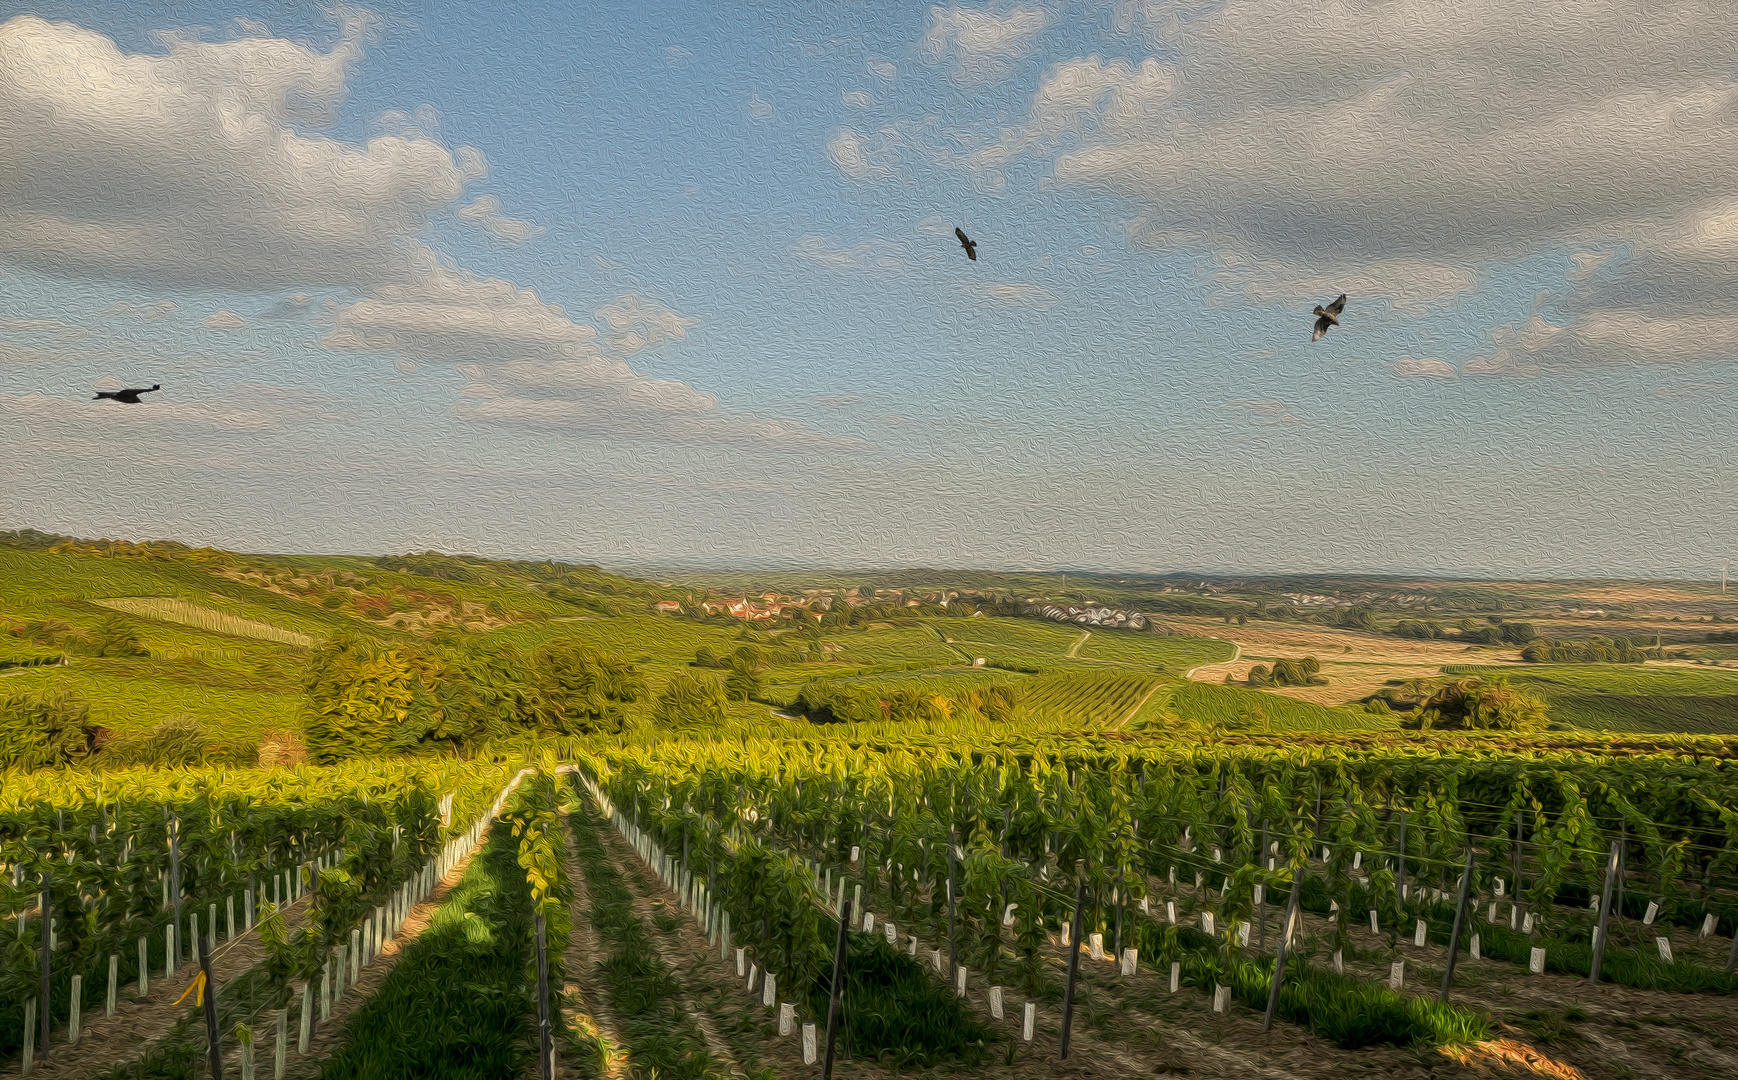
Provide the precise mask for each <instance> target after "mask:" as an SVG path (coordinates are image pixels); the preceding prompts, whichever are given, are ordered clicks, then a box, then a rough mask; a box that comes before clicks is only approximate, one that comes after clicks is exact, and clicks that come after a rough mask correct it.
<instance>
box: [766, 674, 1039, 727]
mask: <svg viewBox="0 0 1738 1080" xmlns="http://www.w3.org/2000/svg"><path fill="white" fill-rule="evenodd" d="M1018 704H1019V692H1018V691H1017V690H1016V689H1015V688H1014V687H1012V686H1009V685H1006V684H998V685H993V686H975V687H971V688H969V689H966V690H960V691H955V692H954V693H952V694H947V695H944V694H937V693H934V692H933V691H930V692H926V691H925V690H923V689H921V688H919V687H915V686H907V687H895V688H885V687H873V686H864V685H860V684H859V685H852V684H849V683H841V682H838V681H836V680H833V679H811V680H809V681H808V682H806V683H804V684H803V685H802V687H801V689H799V690H798V691H797V696H796V698H795V699H794V700H793V701H792V702H791V703H790V704H789V705H788V706H786V708H788V709H790V710H791V711H792V712H794V713H796V714H798V715H800V716H802V717H804V718H806V719H808V720H809V721H811V722H813V723H816V724H833V723H858V724H862V723H871V722H874V721H879V720H891V721H893V722H895V723H913V722H925V721H927V722H932V723H941V722H943V721H947V720H950V719H953V718H955V717H960V716H974V717H977V718H979V719H983V720H987V721H990V722H992V723H998V724H1001V723H1007V722H1009V721H1011V720H1012V719H1013V718H1014V710H1015V707H1016V706H1017V705H1018Z"/></svg>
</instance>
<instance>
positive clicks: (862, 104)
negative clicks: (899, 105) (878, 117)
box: [839, 90, 875, 109]
mask: <svg viewBox="0 0 1738 1080" xmlns="http://www.w3.org/2000/svg"><path fill="white" fill-rule="evenodd" d="M839 100H840V101H842V102H844V103H845V104H846V105H849V106H850V107H851V108H853V109H873V108H874V107H875V99H874V98H872V97H870V96H869V92H868V91H867V90H846V91H844V92H843V93H841V94H840V95H839Z"/></svg>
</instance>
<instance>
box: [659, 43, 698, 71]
mask: <svg viewBox="0 0 1738 1080" xmlns="http://www.w3.org/2000/svg"><path fill="white" fill-rule="evenodd" d="M692 59H694V53H693V51H692V50H690V49H684V48H683V47H682V46H680V45H666V46H664V64H665V66H666V67H673V68H675V67H681V66H682V65H684V64H686V63H687V62H688V61H690V60H692Z"/></svg>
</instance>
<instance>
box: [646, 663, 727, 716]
mask: <svg viewBox="0 0 1738 1080" xmlns="http://www.w3.org/2000/svg"><path fill="white" fill-rule="evenodd" d="M727 711H728V710H727V708H726V706H725V703H724V692H723V691H722V690H720V689H719V687H718V680H717V679H716V678H709V677H707V676H705V675H695V674H692V673H690V672H686V671H680V672H677V673H676V677H675V678H673V679H671V680H670V682H669V685H667V686H665V687H664V692H663V693H661V694H659V695H658V702H657V704H656V705H655V706H654V707H653V709H652V718H653V719H654V720H656V721H657V723H658V726H659V727H663V728H667V729H669V730H671V731H698V730H704V729H706V728H708V727H712V728H719V727H722V726H723V725H724V723H725V720H726V714H727Z"/></svg>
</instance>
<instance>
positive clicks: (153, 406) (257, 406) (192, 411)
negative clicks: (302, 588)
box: [0, 376, 353, 446]
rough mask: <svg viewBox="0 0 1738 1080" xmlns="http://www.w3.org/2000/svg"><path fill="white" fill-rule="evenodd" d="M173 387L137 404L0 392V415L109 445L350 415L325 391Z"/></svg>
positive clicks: (22, 434)
mask: <svg viewBox="0 0 1738 1080" xmlns="http://www.w3.org/2000/svg"><path fill="white" fill-rule="evenodd" d="M153 381H155V380H153ZM122 385H123V384H122V382H121V381H120V380H118V379H115V378H113V377H112V376H111V377H108V378H105V379H100V380H98V381H97V383H96V384H95V389H98V390H118V389H120V388H121V386H122ZM125 385H131V386H138V385H140V384H139V383H128V384H125ZM145 385H149V383H147V384H145ZM175 392H176V388H175V387H173V386H169V385H165V386H164V387H163V389H162V390H160V391H157V392H156V393H153V394H150V395H148V396H146V397H144V398H142V399H140V403H139V404H137V405H123V404H119V403H117V402H113V401H96V400H93V399H92V398H91V396H90V395H86V396H84V397H83V398H80V397H60V396H50V395H47V394H41V393H31V394H0V416H5V417H7V418H8V421H9V424H8V427H9V429H11V430H14V431H17V432H18V433H19V435H18V437H19V438H20V439H24V440H30V439H34V438H36V437H39V436H41V437H48V436H52V437H54V438H71V439H75V440H84V441H87V442H89V441H101V442H104V443H106V444H107V445H111V446H112V445H113V443H114V440H115V439H117V438H123V439H124V438H133V437H138V436H148V435H165V436H168V435H176V436H178V435H187V434H195V435H197V434H218V435H231V436H233V435H260V434H271V433H278V432H284V431H288V430H291V429H293V428H297V427H302V426H306V425H310V424H319V423H338V422H343V421H345V420H347V419H353V418H348V417H346V416H345V415H344V414H343V413H342V412H340V411H338V410H336V409H334V408H333V407H332V405H331V403H330V402H329V401H327V400H326V399H325V398H323V397H320V396H319V395H315V394H311V393H309V392H307V391H305V390H295V389H285V388H282V387H270V386H259V385H253V384H244V385H238V386H232V387H228V388H226V389H224V390H221V391H218V392H215V393H203V394H201V395H200V398H199V399H198V400H195V401H183V400H177V399H176V397H175Z"/></svg>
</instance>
